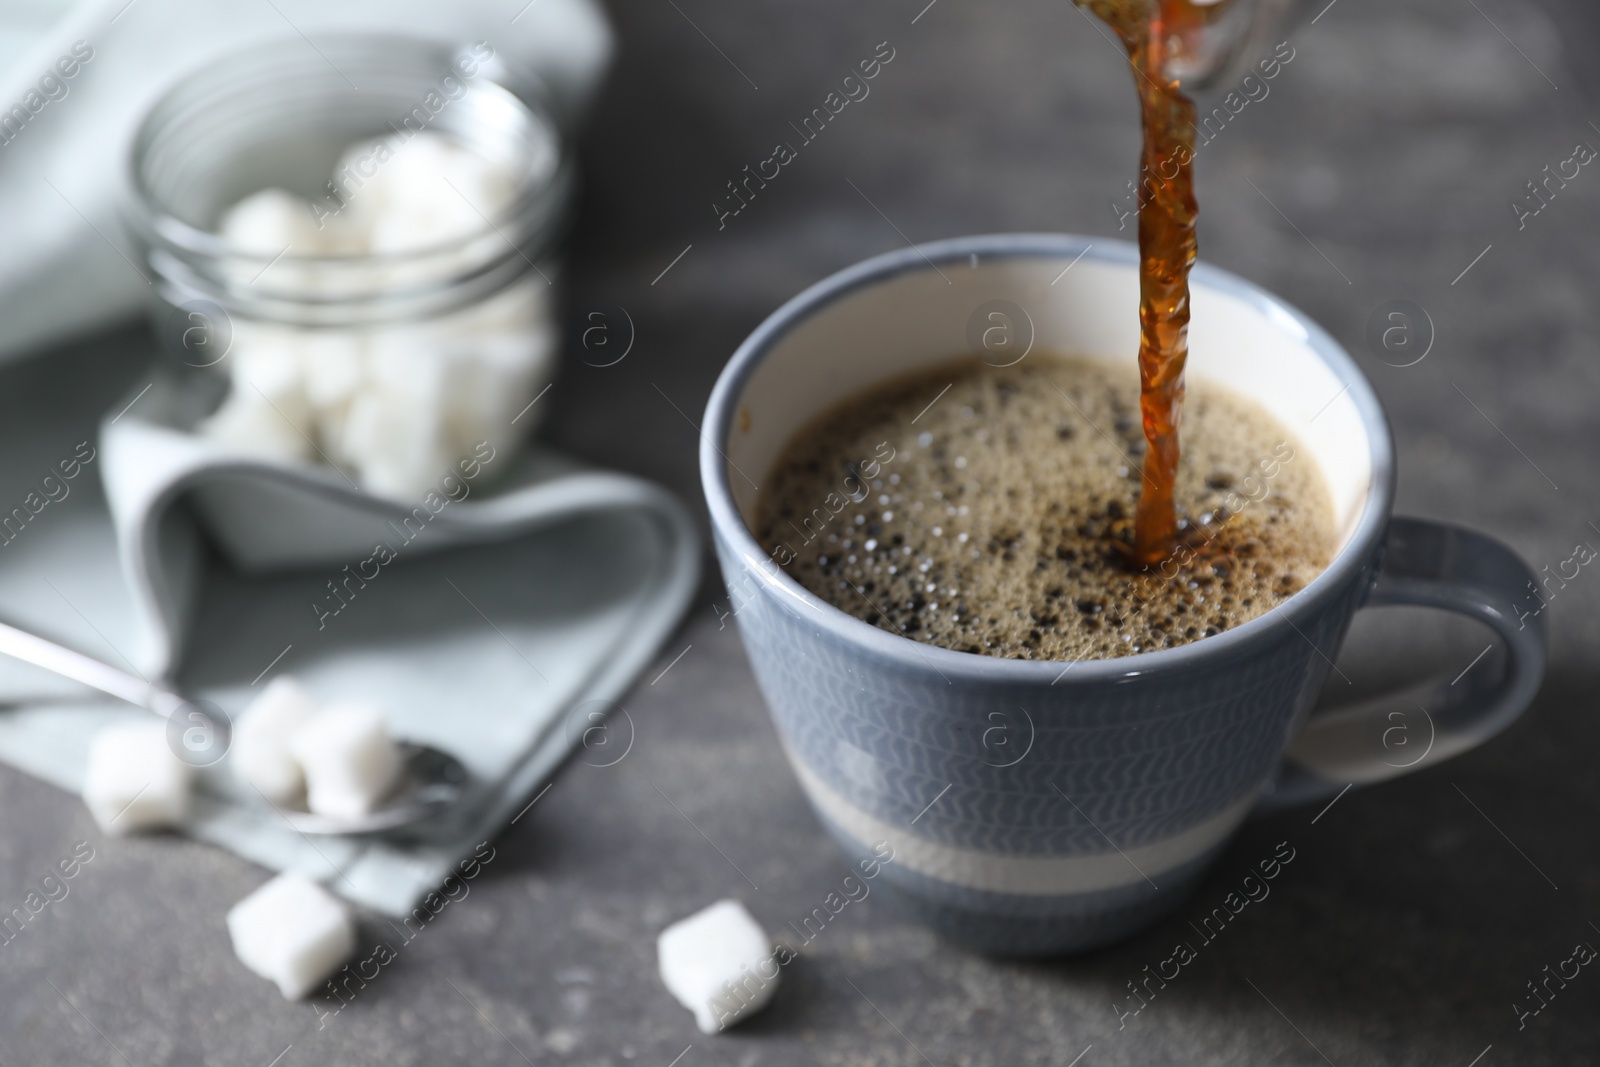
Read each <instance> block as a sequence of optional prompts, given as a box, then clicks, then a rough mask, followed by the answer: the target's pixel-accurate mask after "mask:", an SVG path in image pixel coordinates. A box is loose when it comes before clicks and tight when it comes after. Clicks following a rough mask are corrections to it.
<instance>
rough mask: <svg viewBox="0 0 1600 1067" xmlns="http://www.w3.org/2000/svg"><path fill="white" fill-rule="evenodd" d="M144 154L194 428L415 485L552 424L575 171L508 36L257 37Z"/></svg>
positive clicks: (168, 116)
mask: <svg viewBox="0 0 1600 1067" xmlns="http://www.w3.org/2000/svg"><path fill="white" fill-rule="evenodd" d="M508 84H514V85H515V86H516V91H515V92H513V91H512V89H511V88H508V87H507V85H508ZM402 161H403V162H402ZM468 161H470V163H471V166H466V163H467V162H468ZM130 165H131V170H132V174H131V179H132V180H131V185H132V190H133V196H132V199H131V203H130V205H129V210H128V215H129V221H130V224H131V225H130V228H131V230H132V231H133V233H134V235H135V238H136V241H137V242H138V245H139V247H140V250H141V253H142V255H143V259H144V263H145V273H146V275H147V276H148V277H149V279H150V281H151V282H152V285H153V288H154V290H155V293H156V295H157V297H158V300H157V302H156V306H155V308H154V313H155V318H156V324H157V328H158V332H159V333H160V335H161V337H162V339H163V343H164V347H165V348H166V349H167V350H168V351H169V352H170V353H171V354H172V355H173V356H174V357H175V359H174V360H172V361H171V366H172V367H173V368H174V369H176V370H178V371H179V372H180V373H181V377H182V379H183V380H182V384H181V386H180V390H181V392H183V393H184V394H185V395H186V396H187V397H188V398H189V401H190V402H189V403H188V405H187V406H188V408H189V409H190V410H191V411H192V417H191V418H190V420H189V422H188V424H187V425H184V426H182V427H180V428H182V429H187V430H191V431H193V432H196V433H199V434H200V435H202V436H204V437H206V438H208V439H211V440H214V441H216V442H217V443H218V445H219V447H229V448H236V449H242V450H244V451H246V452H250V453H253V454H256V455H258V456H263V457H268V458H274V459H279V460H282V461H284V462H286V463H291V464H293V463H305V464H313V465H316V464H320V465H327V466H332V467H334V468H336V469H338V470H339V471H341V472H342V473H343V474H344V475H345V477H346V478H347V479H349V480H351V483H352V484H356V483H359V485H360V488H361V489H363V490H366V491H370V492H373V493H377V494H379V495H383V496H388V497H395V498H400V499H415V498H416V497H417V495H418V494H420V493H422V492H425V491H426V490H427V489H428V488H429V487H430V486H432V485H433V484H435V483H436V482H437V481H438V479H439V477H440V476H441V475H442V474H444V473H446V472H448V470H449V469H450V468H451V467H452V466H454V464H455V463H456V462H457V461H459V460H460V459H462V458H465V457H467V456H468V455H470V454H471V453H472V451H473V450H474V449H475V448H477V449H481V447H482V445H483V444H484V443H487V444H488V446H489V447H493V448H496V449H499V448H504V447H507V446H511V445H514V444H515V442H516V439H517V438H518V437H519V436H520V435H521V434H522V433H523V432H525V431H526V430H527V429H528V427H529V426H530V425H531V424H532V423H533V422H534V421H535V418H536V415H537V412H535V411H533V410H531V409H532V405H533V403H534V401H535V400H536V399H537V397H538V396H540V395H542V390H543V389H544V388H546V387H547V386H548V384H549V382H550V378H551V376H552V373H553V370H554V364H555V354H556V353H555V350H556V336H555V326H554V322H553V314H552V307H553V303H554V301H553V298H552V288H553V281H552V279H553V277H554V275H555V273H556V272H555V267H554V264H553V262H552V260H551V256H552V253H553V250H554V247H555V244H556V241H557V239H558V238H559V236H560V234H561V230H562V228H563V225H564V223H565V221H566V219H567V215H568V206H569V203H570V197H571V189H572V185H573V179H572V166H571V163H570V153H569V152H568V150H567V147H566V145H565V144H564V142H563V137H562V134H561V131H560V128H559V126H558V124H557V122H556V120H555V118H554V117H553V114H552V112H551V111H550V110H549V109H548V107H547V106H546V105H545V103H544V98H543V96H542V94H541V93H540V91H539V88H538V84H537V82H536V81H534V80H533V79H530V78H521V79H517V80H516V81H512V79H511V77H510V74H509V71H508V68H507V67H506V65H505V64H504V63H503V62H502V61H501V60H500V58H499V57H497V56H495V55H494V51H493V49H492V48H491V47H490V46H489V45H488V44H486V43H483V42H479V43H477V44H474V45H468V46H465V47H461V48H456V47H451V46H445V45H441V44H438V43H436V42H430V41H424V40H419V39H415V38H407V37H398V36H385V35H371V34H360V35H355V34H345V35H329V36H322V37H315V38H312V39H309V40H308V39H304V38H300V37H293V38H288V39H285V40H282V41H278V42H272V43H268V44H264V45H261V46H258V47H255V48H252V49H249V50H246V51H244V52H241V53H238V54H236V55H233V56H230V57H228V58H226V59H223V60H221V61H218V62H215V63H212V64H210V65H209V66H206V67H204V68H203V69H201V70H199V71H197V72H196V73H194V74H191V75H189V76H187V77H185V78H183V79H182V80H181V81H180V82H179V83H178V84H177V85H176V86H175V87H174V88H173V89H171V90H170V91H169V92H167V93H166V94H165V95H164V96H163V97H162V98H161V99H160V100H159V101H158V102H157V103H156V104H155V106H154V107H153V108H152V110H151V112H150V113H149V115H148V116H147V117H146V118H145V120H144V122H143V123H142V125H141V127H140V129H139V131H138V133H137V136H136V138H135V141H134V147H133V153H132V158H131V161H130ZM429 168H432V169H429ZM463 168H465V169H463ZM452 175H453V176H454V177H455V180H454V181H452V180H451V177H452ZM419 176H420V177H419ZM463 176H464V177H463ZM435 177H437V178H439V180H441V181H443V182H444V183H445V184H444V185H438V183H437V182H434V181H433V179H434V178H435ZM428 182H433V184H432V185H429V184H427V183H428ZM419 183H421V184H419ZM474 183H476V184H474ZM463 185H466V186H467V188H462V186H463ZM446 186H448V189H446ZM267 189H272V190H283V191H284V193H285V194H287V195H284V194H279V193H266V194H264V193H262V190H267ZM485 189H490V190H491V191H492V193H493V195H492V196H491V195H485V194H484V190H485ZM452 194H453V195H452ZM251 197H255V199H252V200H251V201H250V202H251V203H252V204H255V205H256V207H255V208H253V209H252V210H254V211H255V213H256V216H259V218H255V216H250V217H248V218H247V217H246V216H245V214H243V211H244V209H243V208H242V207H239V208H237V209H236V205H240V203H241V201H245V200H246V198H251ZM455 197H459V200H457V199H455ZM295 204H301V205H303V206H304V208H305V214H304V215H303V216H302V215H300V214H299V208H298V207H292V205H295ZM263 212H264V214H263ZM408 212H409V214H407V213H408ZM241 219H243V220H244V221H243V222H241V221H240V220H241ZM252 219H255V221H251V220H252ZM263 220H264V221H263ZM363 220H364V221H363ZM363 227H364V228H363ZM285 234H288V235H289V239H288V240H283V237H284V235H285ZM280 241H281V246H280ZM253 394H259V397H257V396H255V395H253Z"/></svg>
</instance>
